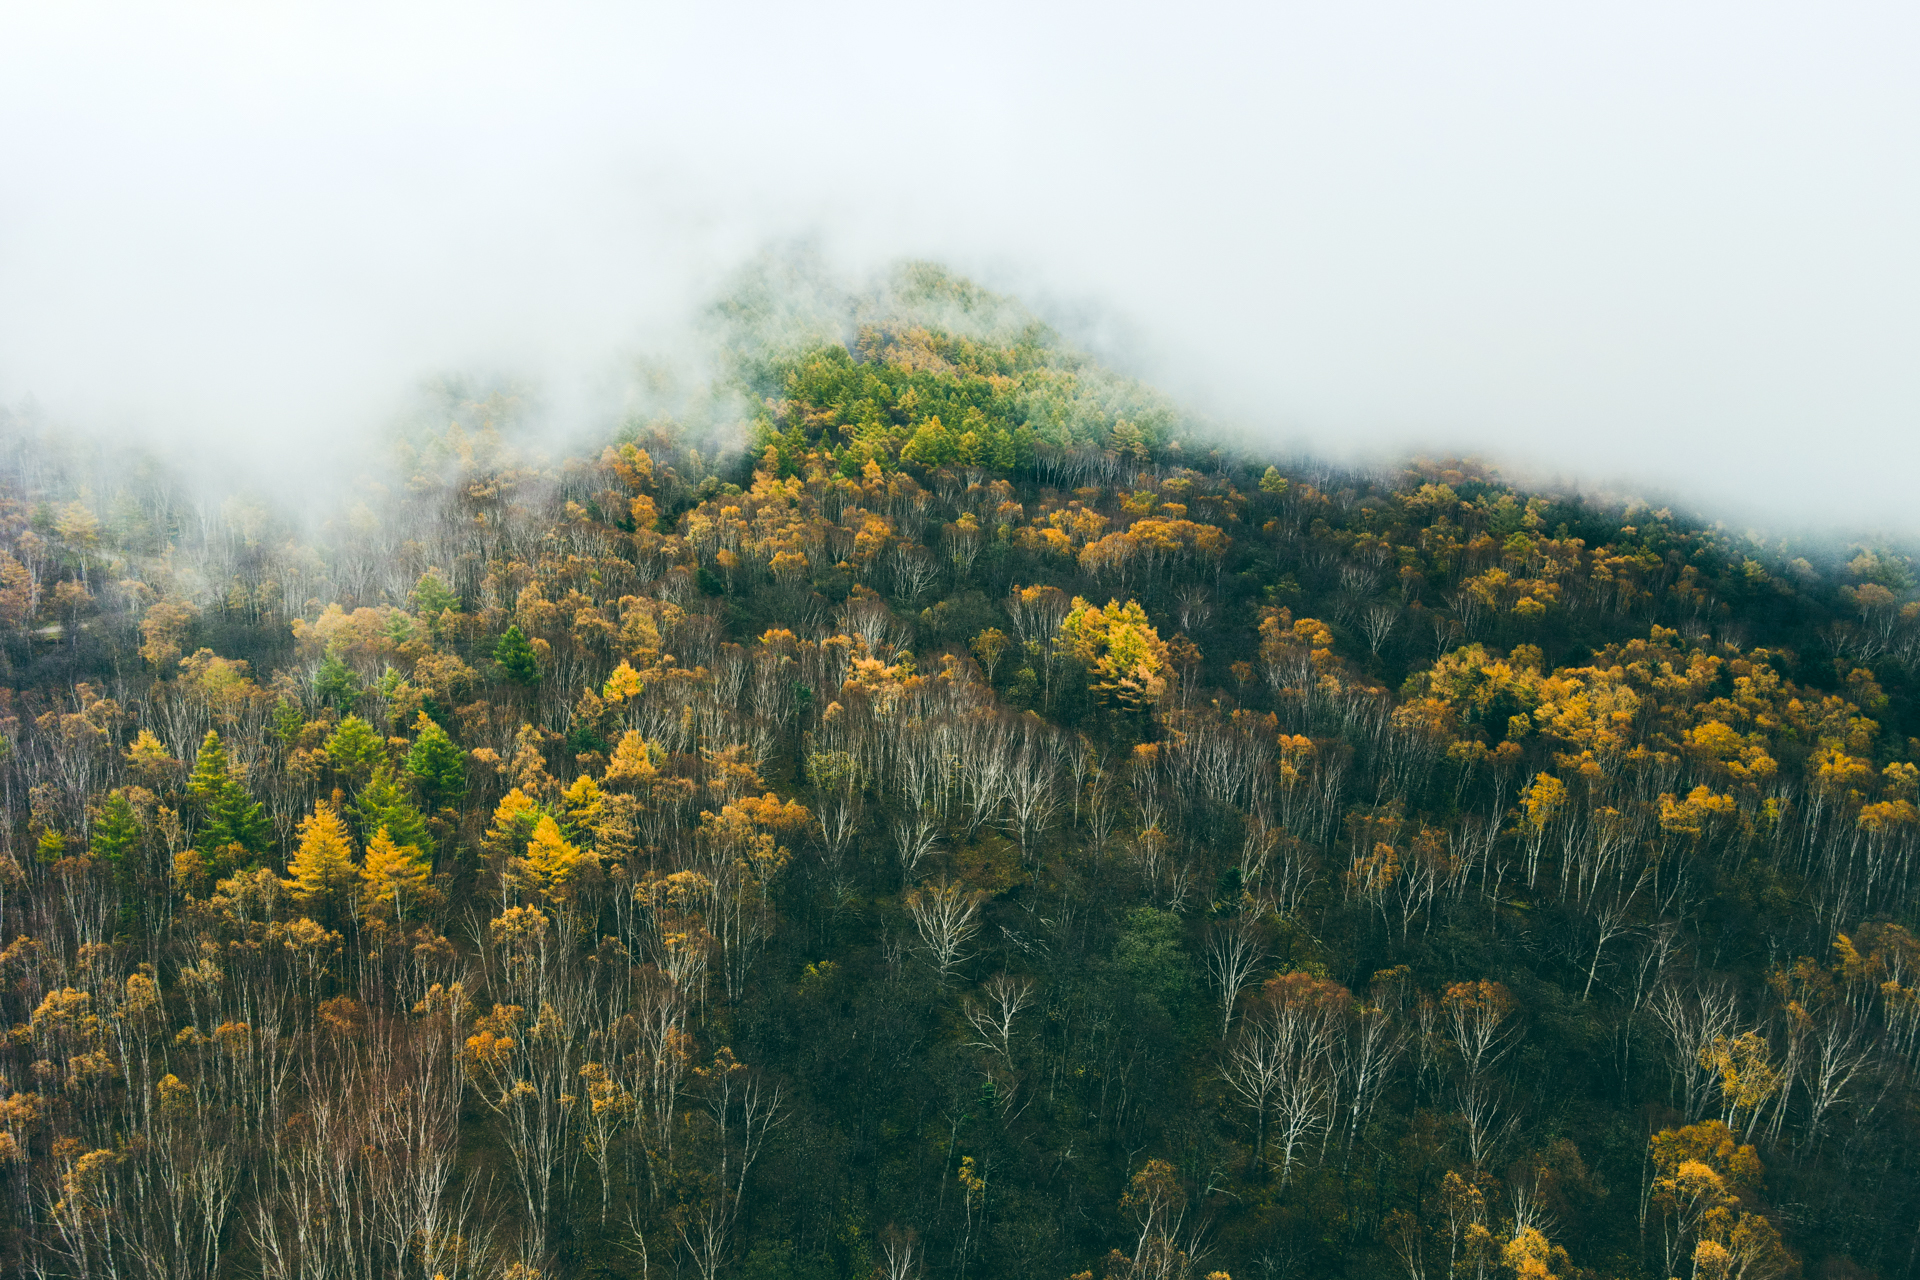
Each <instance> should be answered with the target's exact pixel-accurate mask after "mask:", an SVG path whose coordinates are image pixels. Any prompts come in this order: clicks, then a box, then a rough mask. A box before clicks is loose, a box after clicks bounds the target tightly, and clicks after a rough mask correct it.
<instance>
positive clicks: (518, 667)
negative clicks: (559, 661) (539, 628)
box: [493, 626, 540, 686]
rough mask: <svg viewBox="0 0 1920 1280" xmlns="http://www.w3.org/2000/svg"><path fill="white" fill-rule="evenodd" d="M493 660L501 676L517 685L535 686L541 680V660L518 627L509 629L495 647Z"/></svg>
mask: <svg viewBox="0 0 1920 1280" xmlns="http://www.w3.org/2000/svg"><path fill="white" fill-rule="evenodd" d="M493 660H494V661H495V662H497V663H499V664H500V671H501V674H503V675H504V676H506V678H507V679H509V680H511V681H513V682H514V683H515V684H521V685H529V686H531V685H533V684H536V683H538V682H539V679H540V658H539V655H537V654H535V653H534V651H533V645H532V644H531V643H530V642H529V641H528V640H527V637H526V636H525V634H523V633H522V632H521V630H520V628H519V627H518V626H511V627H508V628H507V631H506V634H505V635H503V636H501V637H500V643H499V644H497V645H495V646H494V647H493Z"/></svg>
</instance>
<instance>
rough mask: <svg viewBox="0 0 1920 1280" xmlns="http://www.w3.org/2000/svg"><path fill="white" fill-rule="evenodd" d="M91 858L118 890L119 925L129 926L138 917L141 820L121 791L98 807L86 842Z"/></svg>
mask: <svg viewBox="0 0 1920 1280" xmlns="http://www.w3.org/2000/svg"><path fill="white" fill-rule="evenodd" d="M89 844H90V846H91V848H92V852H93V856H94V857H96V858H98V859H100V860H102V861H104V862H105V863H106V864H107V867H108V868H109V870H110V871H111V873H112V875H113V883H114V887H115V888H117V889H119V890H120V923H121V925H122V927H131V926H132V925H133V923H134V922H135V921H136V920H138V919H139V917H140V901H141V898H140V893H139V887H140V877H139V874H138V872H139V862H138V853H139V844H140V819H139V817H138V816H137V815H136V814H135V813H134V811H133V802H132V801H130V800H128V799H127V793H126V792H125V791H124V790H120V791H115V792H114V793H113V794H112V795H110V796H108V797H107V802H106V803H105V804H103V805H101V806H100V816H99V817H98V818H97V819H95V820H94V824H93V834H92V838H91V839H90V841H89Z"/></svg>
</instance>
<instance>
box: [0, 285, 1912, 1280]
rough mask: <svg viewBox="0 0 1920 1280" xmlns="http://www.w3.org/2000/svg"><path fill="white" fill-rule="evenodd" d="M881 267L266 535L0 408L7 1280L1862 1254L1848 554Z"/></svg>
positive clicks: (1887, 635) (1904, 1179) (1869, 771)
mask: <svg viewBox="0 0 1920 1280" xmlns="http://www.w3.org/2000/svg"><path fill="white" fill-rule="evenodd" d="M883 301H884V305H883V304H882V302H875V301H873V300H868V301H866V302H864V303H862V304H861V305H862V306H864V307H865V308H866V309H865V310H864V311H862V312H859V313H857V314H855V315H854V316H853V320H852V322H851V323H850V325H849V328H848V332H847V335H846V340H845V341H839V340H834V339H832V338H826V339H816V340H812V341H810V342H809V343H807V344H804V345H802V346H799V347H795V346H792V345H790V344H789V345H785V346H780V345H772V344H766V345H763V346H761V347H759V348H755V347H754V346H753V345H752V344H751V343H750V342H745V341H742V342H739V343H736V345H735V348H734V354H733V359H734V364H733V365H732V366H730V368H729V372H727V373H726V374H725V375H724V377H725V378H726V379H728V380H730V381H729V382H728V386H729V387H730V388H731V394H733V395H734V396H735V397H736V398H735V399H734V400H732V401H727V400H726V399H725V398H724V397H720V398H717V399H716V400H714V401H713V403H733V404H736V405H744V406H745V407H744V408H743V409H741V410H740V412H739V415H738V419H737V425H736V426H735V430H734V432H733V435H732V436H731V439H733V440H734V441H735V442H736V443H735V444H733V445H732V446H728V445H727V443H726V441H727V440H728V439H729V437H728V435H727V434H726V433H725V432H724V431H722V430H719V429H718V428H717V427H715V425H714V423H713V422H708V423H706V424H705V425H702V426H700V427H699V429H698V430H695V429H694V428H692V427H689V426H688V425H687V424H686V423H685V422H676V421H672V420H668V419H665V418H646V419H636V420H635V421H633V422H630V423H629V424H628V425H627V426H626V427H624V428H623V429H621V430H620V431H619V432H618V433H617V434H616V435H615V438H613V439H611V440H608V441H605V442H603V447H596V448H593V449H590V450H587V451H584V452H583V453H581V454H580V456H576V457H570V458H565V459H562V460H548V459H545V458H542V457H541V456H540V455H539V454H538V453H536V452H534V451H533V450H531V449H530V448H528V447H526V445H525V442H524V440H522V439H521V438H520V437H519V436H517V435H516V433H515V421H516V416H517V414H518V409H517V407H516V403H515V402H514V401H513V400H512V398H511V397H508V396H505V395H495V396H489V397H476V398H471V399H467V400H456V401H454V402H451V403H449V405H448V407H447V410H446V413H445V414H444V415H442V417H441V418H440V419H439V421H438V424H437V425H436V427H435V428H434V429H433V430H431V431H420V432H415V433H413V434H412V435H410V436H409V437H408V438H407V439H406V440H405V441H403V442H402V443H401V444H400V445H399V446H398V452H397V454H396V462H395V465H394V467H393V469H392V471H391V472H390V473H388V474H384V475H383V476H382V478H381V479H379V480H378V482H374V481H369V482H368V483H367V484H366V485H364V486H363V487H362V488H361V489H360V490H359V491H358V492H357V493H356V494H355V496H353V497H352V498H350V499H349V500H348V501H347V502H345V503H343V504H341V505H340V507H339V509H338V511H337V512H336V513H335V514H334V515H333V516H332V517H331V518H330V519H328V520H327V521H326V522H325V523H324V524H320V523H315V524H311V525H309V524H303V523H298V522H295V521H293V520H291V519H290V518H289V516H288V514H287V513H285V512H282V511H276V510H274V509H272V508H271V507H270V506H269V505H267V504H264V503H256V502H250V501H247V500H245V499H241V498H236V497H224V498H223V497H219V496H216V497H211V498H210V497H207V496H206V495H207V494H209V493H211V492H214V490H213V489H212V488H211V487H210V485H209V484H208V483H207V478H206V477H200V476H196V475H193V474H189V473H184V472H181V471H178V470H170V469H168V468H167V467H166V466H163V465H161V464H159V463H154V462H143V461H140V460H139V459H138V458H137V457H136V456H135V455H132V454H130V453H125V452H120V451H115V450H93V449H87V448H83V447H75V446H70V445H69V446H63V445H61V444H59V443H58V442H56V441H54V440H52V439H51V438H49V437H46V436H44V435H37V434H33V433H28V432H24V431H23V430H21V429H19V424H17V423H16V424H14V428H15V429H14V430H13V431H12V432H11V436H10V438H9V439H8V440H7V441H6V451H7V452H6V457H5V475H4V488H3V489H0V623H3V624H4V656H5V662H6V669H5V676H6V679H5V687H4V688H0V795H3V796H4V802H5V804H6V822H5V824H4V827H3V828H0V842H3V846H0V847H3V848H4V856H0V948H3V949H0V1005H4V1015H3V1017H4V1023H5V1025H6V1026H7V1027H9V1028H11V1029H10V1031H8V1032H7V1034H6V1040H5V1047H4V1049H3V1050H0V1204H3V1205H4V1210H3V1212H4V1215H5V1223H6V1234H5V1244H4V1265H5V1267H6V1268H7V1269H8V1270H9V1271H10V1272H14V1273H18V1274H21V1275H25V1276H35V1277H39V1276H69V1277H89V1278H92V1277H117V1276H143V1277H145V1276H152V1277H181V1278H184V1277H206V1276H219V1277H226V1276H261V1277H274V1278H276V1280H278V1278H281V1277H285V1278H287V1280H294V1278H296V1277H297V1278H300V1280H307V1278H310V1277H321V1276H327V1277H336V1276H337V1277H367V1278H369V1280H371V1278H373V1277H401V1276H417V1277H420V1278H421V1280H434V1278H435V1277H444V1278H445V1280H463V1278H465V1277H476V1278H477V1277H515V1278H517V1280H531V1278H532V1277H534V1276H536V1275H539V1276H547V1277H556V1276H596V1275H609V1276H613V1275H618V1276H697V1277H700V1278H701V1280H710V1278H712V1277H721V1276H725V1277H736V1276H737V1277H752V1278H756V1280H770V1278H773V1277H797V1278H798V1277H804V1278H807V1280H813V1278H816V1277H817V1278H820V1280H826V1278H828V1277H847V1278H851V1280H866V1278H867V1277H875V1276H879V1277H886V1278H887V1280H905V1278H907V1277H914V1276H929V1277H948V1276H951V1277H963V1276H973V1277H978V1278H980V1280H985V1278H986V1277H991V1276H1013V1275H1018V1276H1033V1277H1039V1278H1041V1280H1067V1278H1068V1277H1088V1278H1091V1277H1100V1276H1104V1277H1109V1278H1111V1280H1119V1278H1120V1277H1129V1278H1131V1277H1155V1278H1157V1280H1171V1278H1173V1277H1185V1276H1192V1277H1202V1276H1217V1275H1219V1274H1221V1273H1226V1274H1230V1275H1232V1276H1237V1277H1240V1280H1248V1278H1249V1277H1312V1276H1320V1275H1350V1276H1379V1277H1400V1276H1404V1277H1407V1280H1451V1278H1452V1277H1472V1278H1473V1280H1486V1278H1488V1277H1495V1276H1526V1277H1545V1276H1560V1277H1575V1276H1593V1277H1618V1278H1626V1277H1654V1278H1656V1280H1657V1278H1658V1277H1666V1276H1691V1277H1697V1278H1699V1280H1732V1278H1733V1277H1742V1278H1743V1280H1769V1278H1771V1277H1781V1276H1788V1275H1793V1274H1796V1273H1799V1274H1806V1275H1809V1276H1812V1275H1819V1276H1829V1277H1854V1276H1866V1275H1881V1276H1888V1277H1893V1276H1903V1277H1907V1276H1913V1275H1914V1274H1915V1271H1916V1249H1917V1248H1920V1225H1917V1224H1920V1194H1917V1193H1920V1185H1916V1179H1917V1177H1920V1172H1917V1167H1916V1165H1915V1162H1914V1161H1913V1159H1912V1157H1911V1154H1910V1153H1911V1152H1912V1150H1913V1149H1914V1139H1915V1136H1916V1135H1915V1128H1916V1124H1915V1121H1916V1113H1915V1101H1916V1097H1917V1096H1920V1095H1917V1094H1916V1088H1915V1086H1916V1078H1915V1070H1916V1066H1920V942H1917V941H1916V938H1915V935H1914V933H1913V932H1912V930H1913V929H1914V928H1915V925H1916V920H1915V916H1916V906H1917V905H1920V900H1917V898H1916V890H1920V878H1917V877H1920V867H1916V833H1917V832H1920V822H1917V821H1916V810H1915V801H1916V789H1917V788H1920V770H1916V768H1915V765H1914V763H1913V761H1914V760H1915V758H1916V754H1920V753H1917V752H1916V747H1920V743H1916V742H1915V741H1914V740H1913V739H1912V738H1910V737H1908V736H1906V735H1907V734H1909V733H1913V732H1917V731H1920V717H1917V716H1916V713H1915V707H1914V705H1913V702H1912V691H1913V686H1914V681H1913V677H1914V663H1915V661H1916V658H1920V619H1917V618H1916V614H1920V606H1916V605H1915V604H1913V603H1912V600H1913V597H1914V581H1913V578H1912V575H1911V571H1910V568H1909V565H1908V563H1907V562H1906V560H1905V559H1904V558H1903V557H1901V556H1899V555H1898V554H1896V553H1895V552H1892V551H1889V550H1887V549H1885V548H1872V549H1868V548H1852V549H1849V550H1847V551H1846V552H1845V553H1844V554H1838V555H1833V556H1828V557H1827V558H1825V559H1821V560H1820V562H1819V563H1817V564H1816V563H1812V562H1810V561H1809V560H1808V559H1806V558H1801V557H1799V556H1796V555H1792V554H1791V553H1790V551H1789V550H1786V549H1783V548H1782V547H1781V546H1779V545H1777V544H1772V545H1767V544H1762V543H1760V542H1758V541H1756V540H1752V539H1744V538H1736V537H1733V536H1731V535H1728V534H1726V533H1724V532H1722V531H1718V530H1714V529H1708V528H1700V527H1695V526H1691V525H1689V524H1687V523H1686V522H1684V521H1680V520H1677V519H1675V518H1674V517H1673V516H1671V515H1670V514H1669V513H1667V512H1664V511H1649V510H1646V509H1644V508H1641V509H1633V510H1629V509H1621V508H1617V507H1611V508H1610V507H1606V506H1604V505H1602V504H1595V503H1590V502H1583V501H1580V500H1578V499H1575V498H1565V497H1556V496H1552V495H1529V494H1525V493H1519V492H1515V491H1513V490H1512V489H1510V488H1509V487H1508V486H1507V485H1505V484H1504V483H1503V482H1501V481H1500V480H1499V479H1498V477H1496V476H1494V475H1493V474H1491V473H1490V472H1488V471H1486V470H1484V469H1482V468H1478V467H1475V466H1472V465H1469V464H1462V463H1445V464H1426V463H1422V464H1417V465H1415V466H1412V467H1410V468H1408V469H1406V470H1405V471H1400V472H1392V473H1358V472H1346V471H1341V470H1337V469H1333V468H1325V467H1319V468H1316V467H1312V466H1308V465H1301V466H1294V467H1290V468H1289V467H1280V466H1271V465H1269V463H1268V460H1266V459H1255V458H1250V457H1248V456H1244V455H1241V454H1237V453H1232V452H1229V451H1224V450H1222V449H1216V448H1214V447H1212V445H1211V444H1210V443H1209V442H1208V441H1207V440H1206V439H1205V438H1203V437H1200V436H1198V435H1196V434H1195V433H1194V432H1193V431H1192V430H1191V429H1190V428H1187V427H1185V426H1183V425H1182V423H1181V420H1180V419H1179V418H1178V417H1177V415H1174V414H1173V413H1172V412H1171V411H1169V410H1167V409H1166V408H1165V407H1164V406H1163V405H1162V404H1161V402H1159V401H1158V400H1156V399H1155V398H1154V397H1153V396H1152V395H1151V394H1150V393H1148V392H1146V391H1144V390H1142V389H1140V388H1137V387H1131V386H1129V385H1128V384H1126V383H1124V382H1123V381H1121V380H1119V379H1116V378H1113V377H1112V376H1111V375H1108V374H1105V373H1104V372H1102V371H1100V370H1098V369H1097V368H1095V367H1093V366H1092V365H1090V364H1089V363H1088V362H1087V361H1085V360H1084V359H1083V358H1081V357H1078V356H1075V355H1073V354H1072V353H1070V352H1067V351H1065V350H1064V349H1062V348H1061V347H1060V346H1059V345H1058V344H1057V343H1055V342H1054V341H1053V339H1052V338H1051V336H1050V335H1049V334H1047V332H1046V331H1045V330H1043V329H1040V328H1038V327H1037V326H1034V325H1031V324H1030V323H1027V322H1025V321H1019V322H1017V323H1011V324H1010V323H1008V322H1006V321H1005V320H1003V319H1001V317H1003V316H1004V315H1005V314H1007V312H1006V306H1005V304H1003V303H1001V302H1000V301H999V300H996V299H991V298H988V297H986V296H985V295H982V294H980V293H978V292H977V291H975V290H972V289H971V288H970V287H969V286H966V285H964V284H962V283H959V282H956V281H953V280H951V279H949V278H947V277H945V276H943V275H941V274H939V273H937V272H933V271H929V270H921V271H919V272H917V273H912V274H909V275H908V276H907V277H906V278H905V280H904V281H903V282H902V283H900V284H899V285H898V286H897V290H896V292H895V293H894V294H892V295H890V296H889V297H888V298H886V299H885V300H883ZM755 305H756V304H755V303H753V301H752V300H751V299H748V300H747V301H744V302H739V303H737V304H736V313H737V314H736V315H735V319H736V320H737V319H739V317H740V316H741V315H745V316H746V317H747V319H748V320H752V319H753V317H754V316H755V315H758V314H760V313H759V312H756V311H755ZM750 329H751V326H750V325H743V326H740V327H738V328H737V329H736V332H744V331H750ZM448 423H451V425H447V424H448ZM516 441H520V442H519V443H516ZM1816 558H1818V557H1816Z"/></svg>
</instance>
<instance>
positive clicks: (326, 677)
mask: <svg viewBox="0 0 1920 1280" xmlns="http://www.w3.org/2000/svg"><path fill="white" fill-rule="evenodd" d="M313 691H314V693H315V694H316V695H318V696H319V699H320V701H322V702H326V703H331V704H333V705H334V706H337V707H346V706H351V705H353V700H354V699H355V698H357V697H359V696H360V677H359V676H357V675H355V674H354V673H353V669H352V668H351V667H349V666H348V665H347V664H346V663H345V662H343V661H341V659H340V654H339V651H338V650H336V649H334V648H331V647H329V648H328V649H327V653H326V656H325V657H324V658H322V659H320V670H319V671H317V672H315V673H314V677H313Z"/></svg>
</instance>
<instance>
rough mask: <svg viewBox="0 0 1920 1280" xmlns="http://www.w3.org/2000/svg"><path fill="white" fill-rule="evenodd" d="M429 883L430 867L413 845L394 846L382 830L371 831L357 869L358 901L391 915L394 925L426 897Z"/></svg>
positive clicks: (430, 881) (430, 876) (431, 880)
mask: <svg viewBox="0 0 1920 1280" xmlns="http://www.w3.org/2000/svg"><path fill="white" fill-rule="evenodd" d="M432 883H433V868H432V867H431V866H430V865H429V864H428V862H427V857H426V855H425V854H423V853H422V852H421V851H420V849H419V848H418V847H417V846H415V845H411V844H397V843H395V842H394V839H393V836H392V834H391V833H390V832H389V831H388V830H387V828H385V827H381V828H380V829H379V830H377V831H375V832H374V834H373V839H372V840H370V841H368V842H367V856H366V860H365V861H364V862H363V863H362V864H361V866H360V897H361V901H362V902H364V903H366V904H367V905H368V906H369V907H370V908H371V909H372V910H374V911H375V912H377V913H379V914H383V915H384V914H391V916H392V917H393V919H394V921H395V922H396V923H398V922H400V921H403V920H405V919H406V918H407V912H408V910H410V909H412V908H415V907H417V906H418V905H419V904H420V903H421V901H422V900H423V899H424V898H425V897H426V896H427V894H428V893H429V892H430V887H431V885H432Z"/></svg>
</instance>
